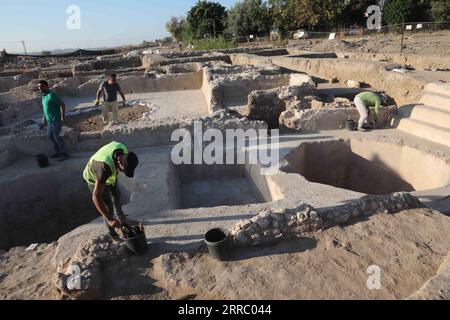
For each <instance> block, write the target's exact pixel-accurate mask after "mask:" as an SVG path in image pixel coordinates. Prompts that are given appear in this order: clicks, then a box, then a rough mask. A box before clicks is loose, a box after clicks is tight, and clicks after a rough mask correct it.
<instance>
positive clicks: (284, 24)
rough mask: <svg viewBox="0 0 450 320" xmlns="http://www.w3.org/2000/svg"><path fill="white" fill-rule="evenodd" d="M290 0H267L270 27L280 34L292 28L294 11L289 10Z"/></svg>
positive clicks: (291, 3)
mask: <svg viewBox="0 0 450 320" xmlns="http://www.w3.org/2000/svg"><path fill="white" fill-rule="evenodd" d="M292 5H293V1H292V0H269V2H268V7H269V14H270V17H271V20H272V27H273V28H274V29H277V30H278V31H279V32H280V33H281V34H285V33H286V32H287V31H291V30H293V29H294V20H295V19H294V12H293V11H292V10H291V7H292Z"/></svg>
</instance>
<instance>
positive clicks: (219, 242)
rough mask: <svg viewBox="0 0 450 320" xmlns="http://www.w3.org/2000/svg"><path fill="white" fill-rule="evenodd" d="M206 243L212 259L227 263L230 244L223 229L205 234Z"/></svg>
mask: <svg viewBox="0 0 450 320" xmlns="http://www.w3.org/2000/svg"><path fill="white" fill-rule="evenodd" d="M205 243H206V246H207V247H208V251H209V253H210V254H211V256H212V257H214V258H215V259H217V260H220V261H225V260H227V259H228V258H229V253H230V252H229V251H230V242H229V239H228V234H227V233H226V232H225V231H223V230H222V229H212V230H209V231H208V232H207V233H206V234H205Z"/></svg>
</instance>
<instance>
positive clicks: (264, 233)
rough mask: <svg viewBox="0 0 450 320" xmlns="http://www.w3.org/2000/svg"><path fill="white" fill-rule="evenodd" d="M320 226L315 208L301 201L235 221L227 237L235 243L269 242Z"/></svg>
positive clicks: (319, 218)
mask: <svg viewBox="0 0 450 320" xmlns="http://www.w3.org/2000/svg"><path fill="white" fill-rule="evenodd" d="M322 227H323V221H322V218H321V217H320V216H319V214H318V213H317V211H316V210H315V209H314V208H313V207H311V206H310V205H307V204H304V203H301V204H299V205H298V206H297V207H296V208H294V209H269V210H264V211H262V212H261V213H259V214H258V215H256V216H255V217H253V218H252V219H250V220H243V221H240V222H238V223H237V224H236V225H235V226H234V227H233V228H232V229H231V231H230V239H231V240H232V242H233V244H234V245H235V246H238V247H246V246H257V245H268V244H272V243H274V242H277V241H279V240H281V239H286V238H294V237H297V236H299V235H301V234H302V233H304V232H310V231H316V230H319V229H321V228H322Z"/></svg>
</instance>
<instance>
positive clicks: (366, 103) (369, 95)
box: [354, 91, 388, 132]
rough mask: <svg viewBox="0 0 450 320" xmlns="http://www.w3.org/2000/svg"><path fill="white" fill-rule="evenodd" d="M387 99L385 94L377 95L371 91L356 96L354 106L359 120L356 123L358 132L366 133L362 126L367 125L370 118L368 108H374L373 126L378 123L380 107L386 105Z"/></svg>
mask: <svg viewBox="0 0 450 320" xmlns="http://www.w3.org/2000/svg"><path fill="white" fill-rule="evenodd" d="M387 100H388V97H387V95H385V94H377V93H375V92H372V91H365V92H362V93H360V94H358V95H357V96H356V97H355V100H354V102H355V105H356V108H357V109H358V112H359V115H360V118H359V122H358V130H359V131H363V132H364V131H366V128H365V127H364V125H365V124H366V123H367V120H368V119H369V116H370V108H371V107H374V108H375V114H374V124H373V126H374V127H376V125H377V123H378V118H379V114H380V106H381V105H387Z"/></svg>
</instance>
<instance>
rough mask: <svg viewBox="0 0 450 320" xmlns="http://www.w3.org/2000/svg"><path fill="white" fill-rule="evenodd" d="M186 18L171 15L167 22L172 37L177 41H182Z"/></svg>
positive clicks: (167, 28)
mask: <svg viewBox="0 0 450 320" xmlns="http://www.w3.org/2000/svg"><path fill="white" fill-rule="evenodd" d="M184 24H185V20H184V18H181V17H180V18H177V17H171V18H170V20H169V21H168V22H167V23H166V30H167V31H168V32H170V34H171V35H172V37H173V38H174V39H175V40H176V41H177V42H181V41H182V38H183V37H182V35H183V28H184Z"/></svg>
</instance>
